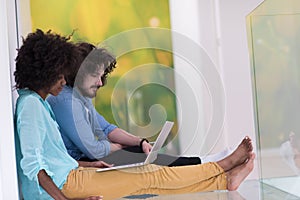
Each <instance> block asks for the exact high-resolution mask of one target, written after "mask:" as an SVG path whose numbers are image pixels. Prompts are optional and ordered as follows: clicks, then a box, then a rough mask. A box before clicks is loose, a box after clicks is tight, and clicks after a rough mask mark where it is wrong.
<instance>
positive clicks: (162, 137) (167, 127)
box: [144, 121, 174, 164]
mask: <svg viewBox="0 0 300 200" xmlns="http://www.w3.org/2000/svg"><path fill="white" fill-rule="evenodd" d="M173 125H174V122H170V121H166V122H165V124H164V126H163V127H162V129H161V131H160V133H159V135H158V137H157V139H156V141H155V143H154V145H153V147H152V149H151V151H150V153H149V154H148V156H147V158H146V160H145V162H144V164H150V163H153V162H154V161H155V160H156V158H157V154H158V153H159V151H160V149H161V148H162V146H163V145H164V143H165V141H166V139H167V137H168V135H169V133H170V131H171V129H172V127H173Z"/></svg>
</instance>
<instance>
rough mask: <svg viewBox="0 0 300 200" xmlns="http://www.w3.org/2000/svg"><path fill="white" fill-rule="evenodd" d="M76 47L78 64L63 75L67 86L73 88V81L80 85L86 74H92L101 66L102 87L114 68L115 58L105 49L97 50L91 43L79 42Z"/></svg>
mask: <svg viewBox="0 0 300 200" xmlns="http://www.w3.org/2000/svg"><path fill="white" fill-rule="evenodd" d="M76 46H77V49H78V51H79V56H78V57H77V61H78V63H77V64H76V65H74V66H72V67H71V68H69V71H67V72H66V73H65V79H66V82H67V85H68V86H71V87H74V84H75V80H76V83H77V84H78V83H79V84H80V82H81V81H82V79H83V78H84V75H85V74H86V73H94V72H95V71H96V69H98V68H99V66H101V65H102V64H103V65H104V69H105V70H104V74H103V75H102V77H101V81H102V84H103V85H102V86H104V85H105V84H106V82H107V76H108V74H110V73H111V72H112V71H113V70H114V68H116V64H117V61H116V58H115V57H114V56H113V55H112V54H111V53H110V52H108V51H107V50H106V49H105V48H97V47H96V46H94V45H93V44H91V43H87V42H79V43H77V44H76Z"/></svg>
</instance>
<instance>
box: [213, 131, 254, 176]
mask: <svg viewBox="0 0 300 200" xmlns="http://www.w3.org/2000/svg"><path fill="white" fill-rule="evenodd" d="M252 151H253V146H252V141H251V139H250V138H249V137H248V136H246V137H245V138H244V139H243V140H242V142H241V143H240V144H239V146H238V147H237V148H236V150H235V151H234V152H232V154H230V155H229V156H227V157H226V158H224V159H222V160H220V161H218V162H217V163H218V164H219V165H220V166H221V167H222V168H223V169H224V171H225V172H227V171H228V170H231V169H233V168H235V167H237V166H239V165H241V164H243V163H244V162H246V161H247V160H248V159H249V158H250V156H251V154H252Z"/></svg>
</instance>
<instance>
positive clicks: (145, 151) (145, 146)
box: [142, 141, 152, 154]
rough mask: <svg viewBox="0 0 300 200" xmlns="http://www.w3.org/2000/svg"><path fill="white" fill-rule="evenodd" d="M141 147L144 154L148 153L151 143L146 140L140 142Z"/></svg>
mask: <svg viewBox="0 0 300 200" xmlns="http://www.w3.org/2000/svg"><path fill="white" fill-rule="evenodd" d="M142 149H143V152H144V153H145V154H149V153H150V151H151V149H152V145H151V144H149V143H148V142H147V141H144V142H143V143H142Z"/></svg>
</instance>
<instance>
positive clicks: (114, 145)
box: [110, 143, 123, 153]
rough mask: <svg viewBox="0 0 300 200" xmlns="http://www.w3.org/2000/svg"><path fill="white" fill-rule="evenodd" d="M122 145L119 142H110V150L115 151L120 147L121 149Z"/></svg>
mask: <svg viewBox="0 0 300 200" xmlns="http://www.w3.org/2000/svg"><path fill="white" fill-rule="evenodd" d="M122 148H123V146H122V145H121V144H118V143H110V152H111V153H112V152H115V151H118V150H120V149H122Z"/></svg>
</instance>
